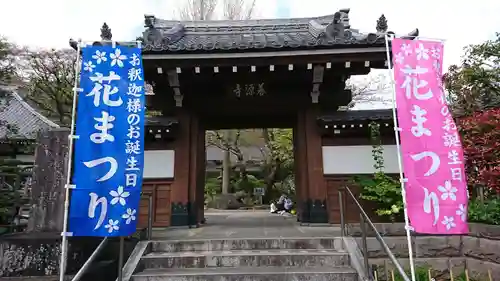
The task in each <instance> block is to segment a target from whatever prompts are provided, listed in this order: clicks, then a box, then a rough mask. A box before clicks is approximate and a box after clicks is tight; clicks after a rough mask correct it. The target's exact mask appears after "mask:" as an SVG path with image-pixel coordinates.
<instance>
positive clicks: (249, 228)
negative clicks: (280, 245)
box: [153, 210, 340, 240]
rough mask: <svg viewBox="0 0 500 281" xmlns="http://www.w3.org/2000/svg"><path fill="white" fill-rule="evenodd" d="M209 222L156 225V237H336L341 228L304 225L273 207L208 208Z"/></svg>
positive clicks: (206, 215)
mask: <svg viewBox="0 0 500 281" xmlns="http://www.w3.org/2000/svg"><path fill="white" fill-rule="evenodd" d="M205 218H206V219H207V223H206V224H205V225H203V226H201V227H199V228H191V229H188V228H177V229H175V228H168V229H155V230H154V231H153V239H155V240H158V239H166V240H177V239H235V238H279V237H282V238H287V237H335V236H339V235H340V228H339V227H333V226H313V227H309V226H301V225H300V224H299V223H298V222H297V219H296V217H284V216H280V215H277V214H271V213H269V211H261V210H255V211H252V210H250V211H247V210H230V211H205Z"/></svg>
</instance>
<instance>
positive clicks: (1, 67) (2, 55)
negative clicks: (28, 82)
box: [0, 36, 16, 134]
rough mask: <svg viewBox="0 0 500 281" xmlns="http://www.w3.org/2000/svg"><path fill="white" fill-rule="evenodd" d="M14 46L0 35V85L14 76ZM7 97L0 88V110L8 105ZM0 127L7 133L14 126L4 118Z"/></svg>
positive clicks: (12, 129) (0, 122)
mask: <svg viewBox="0 0 500 281" xmlns="http://www.w3.org/2000/svg"><path fill="white" fill-rule="evenodd" d="M14 62H15V46H14V45H13V44H12V43H10V42H9V41H7V39H5V38H3V37H1V36H0V86H2V85H5V86H7V85H8V84H9V83H10V82H11V80H12V78H13V77H14V76H15V70H16V69H15V64H14ZM8 102H9V97H8V96H7V92H6V91H4V90H3V89H2V88H0V111H1V110H3V109H4V108H5V106H8ZM0 128H4V129H6V131H7V134H10V133H12V132H13V131H14V130H15V129H16V128H13V127H12V126H9V124H7V123H6V122H5V121H4V120H0Z"/></svg>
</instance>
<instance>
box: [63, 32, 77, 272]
mask: <svg viewBox="0 0 500 281" xmlns="http://www.w3.org/2000/svg"><path fill="white" fill-rule="evenodd" d="M81 44H82V42H81V40H78V46H77V50H76V62H75V81H74V87H73V106H72V111H71V128H70V133H69V135H68V166H67V175H66V184H65V185H64V189H65V194H64V219H63V228H62V233H61V236H62V242H61V261H60V264H59V281H64V274H65V271H66V262H67V261H66V256H67V254H68V253H67V252H68V236H70V234H69V233H67V230H68V216H69V189H70V187H71V173H72V170H73V169H72V165H73V142H74V140H75V139H76V138H77V137H76V136H75V135H74V134H75V119H76V118H75V117H76V100H77V96H78V93H79V92H80V90H79V88H78V76H79V75H80V51H81Z"/></svg>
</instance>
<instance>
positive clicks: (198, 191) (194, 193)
mask: <svg viewBox="0 0 500 281" xmlns="http://www.w3.org/2000/svg"><path fill="white" fill-rule="evenodd" d="M190 134H191V136H190V146H189V150H190V160H189V162H190V163H189V183H188V184H189V185H188V186H189V206H188V207H189V208H188V211H189V225H190V226H198V224H199V223H200V222H201V220H202V217H200V215H202V214H200V206H203V204H204V184H205V181H204V180H203V179H204V174H202V173H201V171H203V172H204V171H205V156H204V154H205V131H204V130H203V128H202V126H200V122H199V118H198V116H196V115H194V114H192V115H191V122H190Z"/></svg>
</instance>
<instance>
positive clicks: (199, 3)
mask: <svg viewBox="0 0 500 281" xmlns="http://www.w3.org/2000/svg"><path fill="white" fill-rule="evenodd" d="M183 2H184V1H183ZM218 2H219V1H218V0H185V4H184V5H183V6H181V7H179V9H178V14H179V18H180V19H181V20H211V19H213V17H214V14H215V8H216V7H217V3H218Z"/></svg>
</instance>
